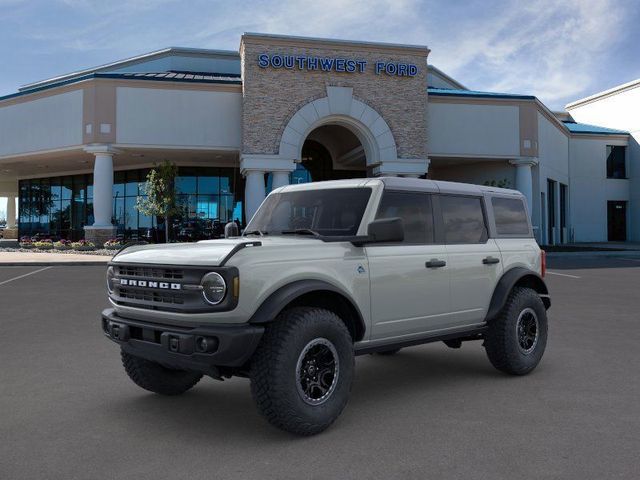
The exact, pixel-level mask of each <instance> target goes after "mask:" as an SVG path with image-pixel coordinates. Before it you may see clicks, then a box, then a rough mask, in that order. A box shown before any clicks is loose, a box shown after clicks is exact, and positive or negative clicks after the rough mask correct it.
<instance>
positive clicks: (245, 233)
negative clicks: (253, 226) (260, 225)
mask: <svg viewBox="0 0 640 480" xmlns="http://www.w3.org/2000/svg"><path fill="white" fill-rule="evenodd" d="M267 233H268V232H263V231H262V230H249V231H248V232H244V233H243V234H242V236H245V235H260V236H261V237H264V236H265V235H267Z"/></svg>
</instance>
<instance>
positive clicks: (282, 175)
mask: <svg viewBox="0 0 640 480" xmlns="http://www.w3.org/2000/svg"><path fill="white" fill-rule="evenodd" d="M271 173H272V175H273V180H272V182H271V189H272V190H275V189H276V188H280V187H284V186H286V185H289V172H288V171H275V172H271Z"/></svg>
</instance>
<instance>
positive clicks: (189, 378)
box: [120, 350, 202, 395]
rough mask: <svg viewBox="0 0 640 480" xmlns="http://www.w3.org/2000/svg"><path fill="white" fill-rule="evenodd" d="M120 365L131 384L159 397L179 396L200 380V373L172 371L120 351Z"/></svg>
mask: <svg viewBox="0 0 640 480" xmlns="http://www.w3.org/2000/svg"><path fill="white" fill-rule="evenodd" d="M120 355H121V356H122V365H123V366H124V369H125V371H126V372H127V375H129V378H130V379H131V380H133V382H134V383H135V384H136V385H138V386H139V387H141V388H144V389H145V390H149V391H150V392H153V393H159V394H160V395H180V394H181V393H184V392H186V391H187V390H189V389H190V388H192V387H193V386H194V385H195V384H196V383H198V382H199V381H200V379H201V378H202V374H201V373H197V372H187V371H184V370H172V369H170V368H167V367H164V366H162V365H160V364H159V363H156V362H152V361H150V360H145V359H144V358H140V357H136V356H134V355H131V354H129V353H127V352H125V351H124V350H120Z"/></svg>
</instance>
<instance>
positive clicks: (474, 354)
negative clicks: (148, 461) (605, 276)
mask: <svg viewBox="0 0 640 480" xmlns="http://www.w3.org/2000/svg"><path fill="white" fill-rule="evenodd" d="M461 352H464V346H463V348H462V350H457V351H453V350H452V351H448V350H443V349H442V348H441V347H435V348H434V347H431V348H429V346H426V347H425V346H423V347H417V348H408V349H405V350H402V351H401V352H400V353H399V354H396V355H394V356H378V355H366V356H363V357H359V358H358V359H357V361H356V377H355V382H354V385H353V389H352V396H351V398H350V400H349V405H348V407H347V409H346V411H345V415H343V416H344V417H345V419H343V420H339V421H338V422H339V423H342V422H343V421H344V422H348V423H349V424H353V422H355V423H357V424H361V425H360V427H362V426H364V425H366V422H367V421H368V420H367V419H370V418H371V416H372V415H374V416H377V415H379V414H380V412H384V411H389V410H391V411H392V410H393V409H392V406H393V404H395V403H396V402H403V401H405V400H406V399H407V397H411V396H415V397H418V398H419V399H420V401H429V400H430V399H431V400H432V401H436V402H440V401H442V395H443V394H444V395H445V396H447V395H448V390H449V389H450V388H452V387H455V385H456V384H457V385H458V386H460V385H464V384H468V382H469V381H472V382H474V383H475V382H477V381H479V380H481V379H484V380H489V381H493V382H495V381H496V379H498V380H499V379H500V378H509V377H507V376H506V375H503V374H501V373H499V372H497V371H496V370H494V369H493V367H492V366H491V365H490V364H489V361H488V359H487V358H486V356H485V355H484V351H483V350H482V351H481V350H477V349H474V351H469V352H464V353H463V354H460V353H461ZM131 388H132V389H131V390H127V394H126V395H122V393H121V392H120V394H119V395H118V396H115V395H114V397H113V398H111V399H109V401H108V403H107V405H106V406H105V408H104V409H103V410H102V413H103V414H105V415H108V416H109V417H110V418H109V419H108V420H109V421H112V422H113V421H115V422H117V423H119V424H120V426H121V427H123V428H126V429H133V430H136V431H138V432H141V433H144V432H147V433H148V434H149V435H167V434H171V435H173V436H182V435H188V436H190V437H193V438H200V439H204V438H209V439H211V440H214V439H218V440H220V439H222V438H224V439H225V440H226V441H231V439H233V438H235V439H243V440H247V439H248V438H251V439H252V440H251V442H260V441H262V440H265V439H270V440H271V441H278V440H280V441H283V442H288V441H290V440H291V439H292V438H298V437H295V436H293V435H290V434H288V433H286V432H281V431H279V430H276V429H275V428H272V427H270V426H269V425H268V424H267V423H266V421H265V420H263V419H262V418H261V417H260V415H259V414H258V413H257V410H256V407H255V405H254V403H253V398H252V397H251V392H250V388H249V381H248V380H247V379H239V378H234V379H232V380H230V381H225V382H222V383H220V382H217V381H213V380H211V379H208V378H203V380H202V381H201V383H199V384H198V385H196V387H195V388H194V389H193V390H191V391H189V392H187V393H185V394H183V395H181V396H176V397H163V396H160V395H155V394H152V393H148V392H145V391H143V390H139V389H138V390H133V389H134V388H137V387H135V386H133V385H132V386H131ZM352 426H353V425H352Z"/></svg>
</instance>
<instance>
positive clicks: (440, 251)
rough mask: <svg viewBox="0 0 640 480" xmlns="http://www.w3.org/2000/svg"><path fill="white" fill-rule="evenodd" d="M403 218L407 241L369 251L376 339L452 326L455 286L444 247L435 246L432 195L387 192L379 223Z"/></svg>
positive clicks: (373, 337)
mask: <svg viewBox="0 0 640 480" xmlns="http://www.w3.org/2000/svg"><path fill="white" fill-rule="evenodd" d="M393 217H400V218H402V220H403V223H404V229H405V239H404V242H400V243H394V244H371V245H368V246H367V247H366V253H367V257H368V259H369V270H370V278H371V319H372V325H373V327H372V332H371V340H377V339H381V338H395V339H396V340H399V339H401V338H403V337H405V338H407V339H410V338H411V336H412V335H417V334H421V333H424V332H428V331H433V330H438V329H440V328H443V326H445V325H446V324H447V323H448V322H449V318H448V317H449V311H450V308H451V302H450V282H449V279H450V278H449V268H448V257H447V253H446V248H445V246H444V245H437V244H435V243H434V240H435V236H434V224H433V208H432V198H431V195H429V194H426V193H415V192H395V191H385V192H384V196H383V198H382V201H381V203H380V207H379V210H378V214H377V218H393Z"/></svg>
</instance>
